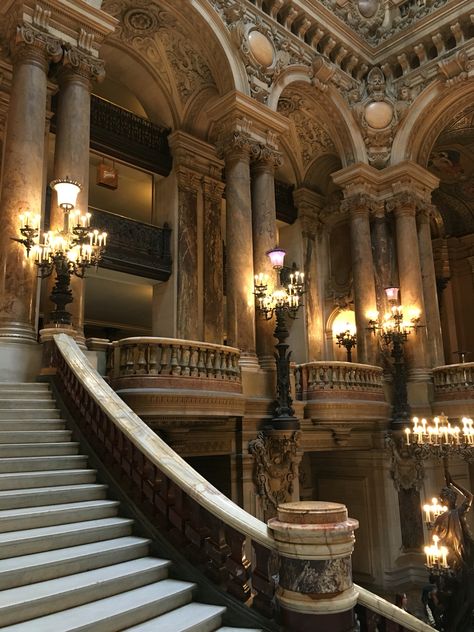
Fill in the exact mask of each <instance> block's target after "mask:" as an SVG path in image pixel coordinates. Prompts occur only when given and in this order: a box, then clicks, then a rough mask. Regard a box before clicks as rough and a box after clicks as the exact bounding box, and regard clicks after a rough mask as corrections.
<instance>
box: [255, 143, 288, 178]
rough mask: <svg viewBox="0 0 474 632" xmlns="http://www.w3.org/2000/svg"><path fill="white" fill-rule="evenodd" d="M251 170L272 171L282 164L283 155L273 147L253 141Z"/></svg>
mask: <svg viewBox="0 0 474 632" xmlns="http://www.w3.org/2000/svg"><path fill="white" fill-rule="evenodd" d="M252 161H253V164H252V168H253V171H254V172H256V173H258V172H262V171H263V172H269V173H274V172H275V169H278V167H281V166H282V164H283V155H282V154H281V152H279V151H277V150H276V149H274V148H273V147H268V146H267V145H261V144H258V143H255V144H254V145H253V146H252Z"/></svg>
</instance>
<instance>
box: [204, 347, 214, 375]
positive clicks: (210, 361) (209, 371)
mask: <svg viewBox="0 0 474 632" xmlns="http://www.w3.org/2000/svg"><path fill="white" fill-rule="evenodd" d="M206 375H207V377H214V351H212V349H207V350H206Z"/></svg>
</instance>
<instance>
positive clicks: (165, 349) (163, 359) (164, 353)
mask: <svg viewBox="0 0 474 632" xmlns="http://www.w3.org/2000/svg"><path fill="white" fill-rule="evenodd" d="M160 350H161V354H160V375H169V374H170V371H171V367H170V363H169V357H170V348H169V345H168V344H167V343H166V342H165V343H163V344H160Z"/></svg>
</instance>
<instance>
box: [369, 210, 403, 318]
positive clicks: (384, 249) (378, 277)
mask: <svg viewBox="0 0 474 632" xmlns="http://www.w3.org/2000/svg"><path fill="white" fill-rule="evenodd" d="M372 252H373V260H374V270H375V292H376V296H377V309H378V311H379V312H380V313H381V314H384V313H385V312H386V311H387V310H388V308H389V305H388V301H387V297H386V294H385V288H387V287H393V286H394V285H398V282H396V281H395V279H394V278H393V277H394V271H393V270H392V243H391V239H390V234H389V227H388V221H387V217H386V215H385V205H384V204H383V203H381V204H376V205H375V206H374V211H373V215H372Z"/></svg>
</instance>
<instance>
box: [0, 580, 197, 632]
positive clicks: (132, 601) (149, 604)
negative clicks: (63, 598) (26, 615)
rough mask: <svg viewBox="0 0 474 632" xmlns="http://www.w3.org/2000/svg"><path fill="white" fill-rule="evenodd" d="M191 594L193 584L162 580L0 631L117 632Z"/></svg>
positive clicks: (167, 608) (187, 600)
mask: <svg viewBox="0 0 474 632" xmlns="http://www.w3.org/2000/svg"><path fill="white" fill-rule="evenodd" d="M192 591H193V584H189V583H188V582H181V581H178V580H174V579H163V580H161V581H159V582H156V583H154V584H150V585H148V586H142V587H141V588H136V589H134V590H129V591H127V592H125V593H122V594H120V595H114V596H112V597H107V598H105V599H99V600H97V601H94V602H92V603H88V604H84V605H82V606H77V607H76V608H69V609H68V610H63V611H62V612H56V613H54V614H50V615H47V616H45V617H40V618H36V619H32V620H31V621H24V622H22V623H18V624H14V625H12V626H6V627H4V628H2V632H52V631H53V630H54V631H55V632H73V631H77V632H78V631H79V630H80V632H92V631H94V632H118V631H119V630H123V629H124V628H127V627H130V626H132V625H135V624H137V623H140V622H141V621H146V620H147V619H150V618H152V617H157V616H158V615H160V614H162V613H164V612H169V611H170V610H173V609H175V608H179V607H180V606H182V605H184V604H186V603H188V602H189V601H191V599H192ZM157 632H158V630H157Z"/></svg>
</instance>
